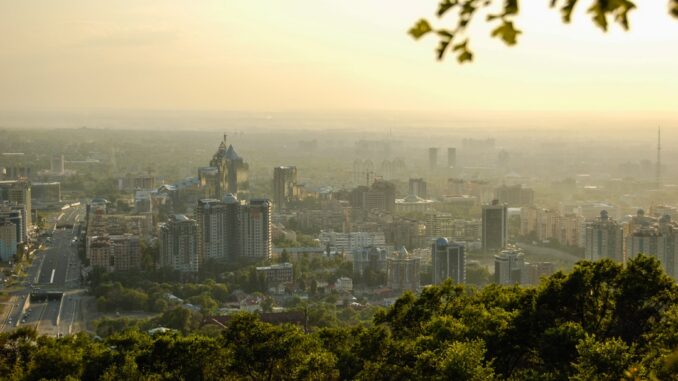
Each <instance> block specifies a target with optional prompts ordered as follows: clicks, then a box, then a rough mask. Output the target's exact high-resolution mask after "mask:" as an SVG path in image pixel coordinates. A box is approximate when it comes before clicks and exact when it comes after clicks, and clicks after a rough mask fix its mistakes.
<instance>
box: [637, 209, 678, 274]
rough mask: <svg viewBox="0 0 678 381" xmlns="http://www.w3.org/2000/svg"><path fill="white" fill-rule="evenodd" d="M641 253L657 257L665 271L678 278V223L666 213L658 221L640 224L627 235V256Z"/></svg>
mask: <svg viewBox="0 0 678 381" xmlns="http://www.w3.org/2000/svg"><path fill="white" fill-rule="evenodd" d="M639 253H643V254H645V255H649V256H652V257H655V258H657V259H658V260H659V262H661V264H662V267H663V268H664V271H666V273H667V274H669V275H671V276H672V277H674V279H678V224H676V223H674V222H672V221H671V217H670V216H668V215H665V216H663V217H662V218H660V219H659V221H658V223H654V224H652V225H642V226H638V227H637V228H636V229H635V230H634V231H633V232H632V233H631V234H630V235H629V236H627V237H626V258H627V259H631V258H634V257H635V256H637V255H638V254H639Z"/></svg>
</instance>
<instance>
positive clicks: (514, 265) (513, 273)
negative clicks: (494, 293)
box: [494, 249, 528, 285]
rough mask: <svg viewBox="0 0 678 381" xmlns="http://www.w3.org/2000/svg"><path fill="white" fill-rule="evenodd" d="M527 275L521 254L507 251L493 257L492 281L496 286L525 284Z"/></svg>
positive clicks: (512, 250) (516, 251) (513, 250)
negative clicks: (493, 280)
mask: <svg viewBox="0 0 678 381" xmlns="http://www.w3.org/2000/svg"><path fill="white" fill-rule="evenodd" d="M527 275H528V274H527V272H526V270H525V256H524V254H523V253H522V252H520V251H518V250H515V249H507V250H502V251H501V252H500V253H499V254H497V255H495V256H494V279H495V282H496V283H497V284H503V285H509V284H521V283H527Z"/></svg>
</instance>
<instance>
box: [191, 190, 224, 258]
mask: <svg viewBox="0 0 678 381" xmlns="http://www.w3.org/2000/svg"><path fill="white" fill-rule="evenodd" d="M196 216H197V222H198V253H199V256H200V258H201V260H203V261H208V260H218V261H225V260H226V259H227V258H226V234H225V229H226V205H224V204H223V203H222V202H221V201H219V200H216V199H204V200H200V201H198V208H197V210H196Z"/></svg>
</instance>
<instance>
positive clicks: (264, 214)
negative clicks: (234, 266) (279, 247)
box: [240, 199, 273, 260]
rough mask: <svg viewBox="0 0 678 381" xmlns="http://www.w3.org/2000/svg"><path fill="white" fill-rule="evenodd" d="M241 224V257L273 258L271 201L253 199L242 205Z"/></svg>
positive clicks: (254, 258) (253, 258)
mask: <svg viewBox="0 0 678 381" xmlns="http://www.w3.org/2000/svg"><path fill="white" fill-rule="evenodd" d="M240 226H241V228H240V234H241V241H240V242H241V252H240V256H241V258H243V259H246V260H260V259H269V258H271V250H272V246H273V244H272V241H271V201H270V200H266V199H252V200H250V202H249V205H241V206H240Z"/></svg>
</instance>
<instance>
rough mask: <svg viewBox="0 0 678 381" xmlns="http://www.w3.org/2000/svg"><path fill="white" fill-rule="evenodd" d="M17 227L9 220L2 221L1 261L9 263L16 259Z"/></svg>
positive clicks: (0, 221) (0, 226)
mask: <svg viewBox="0 0 678 381" xmlns="http://www.w3.org/2000/svg"><path fill="white" fill-rule="evenodd" d="M16 238H17V234H16V225H15V224H14V223H13V222H10V221H9V220H4V219H0V260H1V261H3V262H8V261H11V260H13V259H14V256H15V255H16V247H17V244H18V242H17V240H16Z"/></svg>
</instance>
